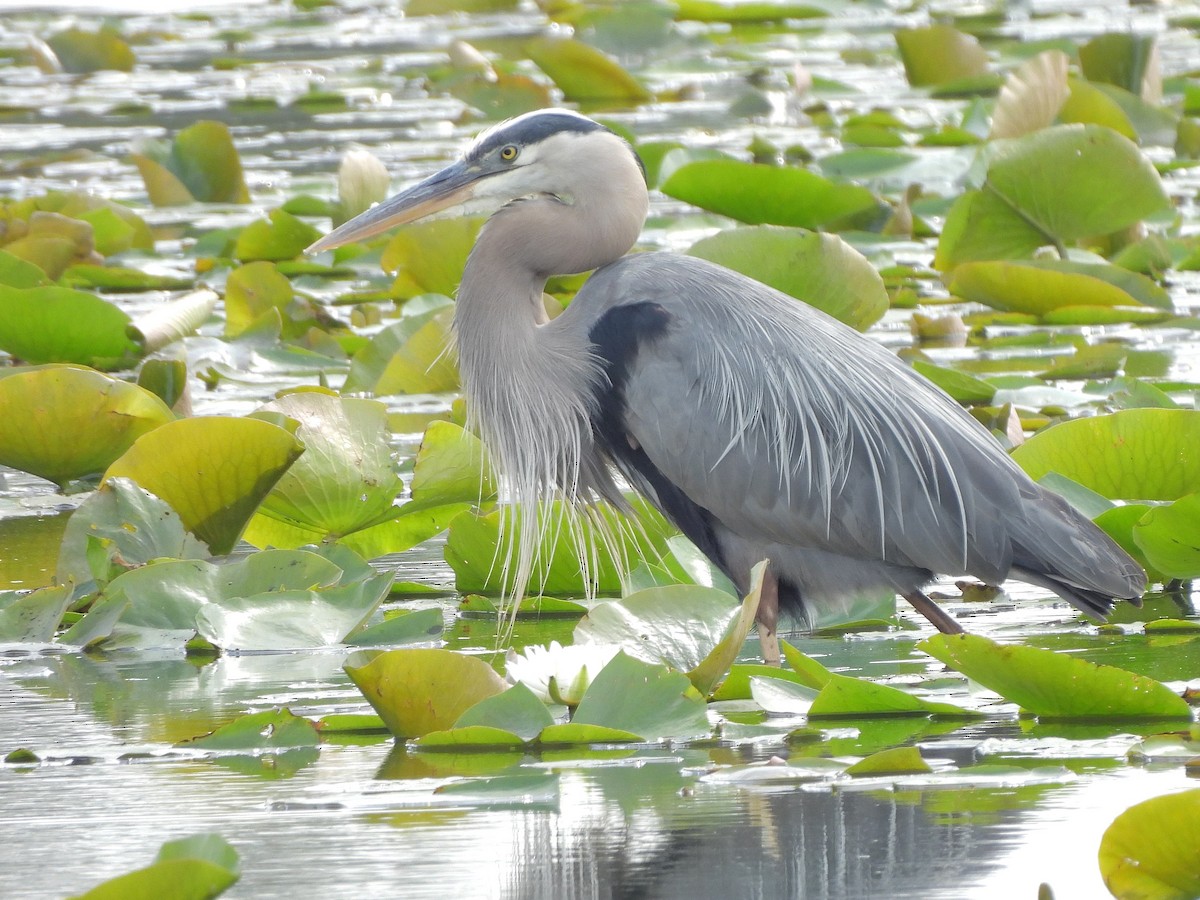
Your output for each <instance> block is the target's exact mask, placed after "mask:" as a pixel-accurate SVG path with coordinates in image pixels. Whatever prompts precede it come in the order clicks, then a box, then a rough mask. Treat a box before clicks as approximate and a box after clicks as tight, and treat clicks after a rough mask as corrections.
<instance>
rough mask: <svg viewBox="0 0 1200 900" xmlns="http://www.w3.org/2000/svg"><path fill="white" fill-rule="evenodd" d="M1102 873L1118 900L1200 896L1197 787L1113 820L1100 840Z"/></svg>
mask: <svg viewBox="0 0 1200 900" xmlns="http://www.w3.org/2000/svg"><path fill="white" fill-rule="evenodd" d="M1100 874H1101V875H1102V876H1103V877H1104V884H1105V885H1106V886H1107V887H1108V889H1109V891H1111V892H1112V894H1113V896H1114V897H1118V898H1121V900H1184V898H1190V897H1200V788H1194V789H1192V790H1189V791H1179V792H1178V793H1174V794H1167V795H1165V796H1162V797H1153V798H1151V799H1150V800H1143V801H1142V802H1141V803H1138V804H1136V805H1134V806H1131V807H1130V808H1129V809H1127V810H1125V812H1123V813H1121V814H1120V815H1119V816H1117V818H1116V819H1114V820H1113V823H1112V824H1111V825H1109V826H1108V828H1107V829H1106V830H1105V832H1104V836H1103V837H1102V838H1101V839H1100Z"/></svg>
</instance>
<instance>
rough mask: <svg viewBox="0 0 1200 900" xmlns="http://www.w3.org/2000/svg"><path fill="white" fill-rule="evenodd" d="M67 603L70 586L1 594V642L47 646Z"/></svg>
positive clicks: (69, 600) (69, 599)
mask: <svg viewBox="0 0 1200 900" xmlns="http://www.w3.org/2000/svg"><path fill="white" fill-rule="evenodd" d="M70 603H71V587H70V585H63V586H62V587H46V588H41V589H40V590H36V591H32V592H30V593H28V594H18V593H17V592H16V591H0V643H37V644H44V643H48V642H49V641H50V639H51V638H53V637H54V632H55V630H56V629H57V628H58V623H59V622H61V621H62V617H63V613H65V612H66V611H67V607H68V606H69V605H70Z"/></svg>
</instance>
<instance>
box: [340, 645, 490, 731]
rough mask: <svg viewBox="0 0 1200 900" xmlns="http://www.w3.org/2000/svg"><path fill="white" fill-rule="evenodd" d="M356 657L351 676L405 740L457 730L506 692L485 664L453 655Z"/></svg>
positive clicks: (433, 652)
mask: <svg viewBox="0 0 1200 900" xmlns="http://www.w3.org/2000/svg"><path fill="white" fill-rule="evenodd" d="M356 657H357V655H356ZM356 657H352V661H351V662H350V663H348V664H347V666H346V674H347V675H349V676H350V680H351V681H353V682H354V684H355V685H356V686H357V687H358V689H359V690H360V691H362V692H363V696H365V697H366V698H367V701H368V702H369V703H370V704H371V706H373V707H374V708H375V711H376V712H377V713H379V715H380V717H381V718H382V719H383V721H384V722H385V723H386V724H387V726H388V728H389V729H391V732H392V734H394V735H395V736H396V737H398V738H401V739H405V738H414V737H422V736H424V735H426V734H428V733H430V732H431V731H445V730H447V729H449V728H453V727H454V724H455V722H457V721H458V719H459V717H460V716H462V714H463V713H464V712H466V711H467V710H468V709H470V708H471V707H472V706H474V705H475V704H476V703H478V702H479V701H480V700H483V699H485V698H486V697H491V696H493V695H495V694H499V693H501V692H502V691H504V690H506V689H507V685H506V684H505V683H504V679H503V678H501V677H500V676H499V675H497V674H496V672H495V670H494V669H492V667H491V666H489V665H488V664H487V663H485V662H483V660H481V659H477V658H476V657H473V656H464V655H463V654H461V653H453V652H451V651H449V650H426V649H412V650H388V651H386V652H384V653H380V654H378V655H377V656H375V657H374V658H373V659H371V660H370V661H369V662H366V663H365V664H356V662H355V661H354V660H355V658H356Z"/></svg>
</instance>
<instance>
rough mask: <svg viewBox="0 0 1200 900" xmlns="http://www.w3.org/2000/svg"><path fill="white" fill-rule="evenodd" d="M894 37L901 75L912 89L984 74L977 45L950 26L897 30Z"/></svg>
mask: <svg viewBox="0 0 1200 900" xmlns="http://www.w3.org/2000/svg"><path fill="white" fill-rule="evenodd" d="M895 35H896V44H897V45H898V46H899V47H900V59H901V60H902V61H903V62H904V74H905V75H907V76H908V83H909V84H911V85H912V86H913V87H927V86H929V85H934V84H943V83H945V82H948V81H956V80H958V79H961V78H971V77H973V76H976V75H984V74H986V73H987V71H988V58H987V53H986V52H985V51H984V49H983V48H982V47H980V46H979V41H977V40H975V38H974V37H972V36H971V35H969V34H963V33H962V32H961V31H959V30H957V29H956V28H953V27H951V26H950V25H930V26H928V27H926V28H901V29H899V30H897V31H896V33H895Z"/></svg>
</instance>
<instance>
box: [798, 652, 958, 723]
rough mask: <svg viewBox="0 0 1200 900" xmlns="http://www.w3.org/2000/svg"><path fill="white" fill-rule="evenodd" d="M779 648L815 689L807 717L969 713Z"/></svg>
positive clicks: (949, 715)
mask: <svg viewBox="0 0 1200 900" xmlns="http://www.w3.org/2000/svg"><path fill="white" fill-rule="evenodd" d="M779 647H780V649H781V650H782V651H783V655H784V658H785V659H786V660H787V662H788V665H790V666H791V667H792V668H793V669H794V670H795V671H796V673H797V674H798V675H799V676H800V677H801V678H802V679H803V680H804V682H805V683H806V684H807V685H808V687H810V688H812V689H815V690H817V691H818V694H817V696H816V697H815V698H814V699H813V700H812V706H811V707H810V708H809V710H808V714H809V716H810V717H816V718H819V717H821V716H830V717H845V716H913V715H919V716H931V715H935V716H947V717H950V718H969V717H971V716H972V713H970V712H968V711H967V710H965V709H962V708H961V707H957V706H953V705H951V704H949V703H934V702H931V701H929V700H923V699H922V698H920V697H916V696H914V695H912V694H910V693H908V692H907V691H902V690H899V689H898V688H894V687H890V686H889V685H886V684H877V683H875V682H873V681H867V680H866V679H864V678H852V677H850V676H849V675H841V674H839V673H837V672H830V671H829V670H828V669H826V668H825V667H824V666H822V665H821V664H820V663H819V662H817V661H816V660H815V659H813V658H812V657H810V656H806V655H805V654H803V653H801V652H800V651H799V650H797V649H796V648H795V647H793V646H791V645H790V644H788V643H787V642H786V641H780V644H779Z"/></svg>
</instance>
